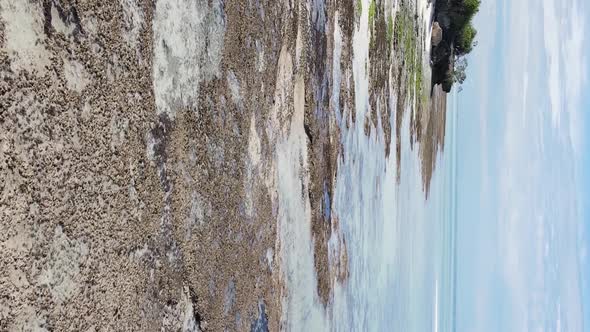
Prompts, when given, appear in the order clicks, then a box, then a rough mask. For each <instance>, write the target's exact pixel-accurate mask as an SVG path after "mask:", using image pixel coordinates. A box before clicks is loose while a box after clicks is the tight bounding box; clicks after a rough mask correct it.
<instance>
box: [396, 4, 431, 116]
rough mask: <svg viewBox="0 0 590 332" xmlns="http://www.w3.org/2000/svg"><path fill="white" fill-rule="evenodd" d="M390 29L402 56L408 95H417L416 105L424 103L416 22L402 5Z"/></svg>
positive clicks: (419, 45)
mask: <svg viewBox="0 0 590 332" xmlns="http://www.w3.org/2000/svg"><path fill="white" fill-rule="evenodd" d="M392 24H393V22H392ZM388 29H389V28H388ZM391 29H392V30H393V38H394V47H395V48H396V51H397V52H398V53H400V54H402V56H403V58H402V60H403V67H404V69H405V72H406V77H407V79H406V84H407V86H408V90H409V92H410V97H413V96H414V95H415V96H416V97H417V98H416V106H417V107H418V106H419V105H418V103H425V102H426V99H427V94H426V89H425V87H424V72H423V69H424V68H423V67H422V47H421V46H422V44H421V43H419V42H418V41H419V40H418V34H417V22H416V20H415V19H414V16H413V15H412V14H411V13H410V11H409V9H408V8H406V7H402V8H401V9H400V10H399V11H398V12H397V14H396V18H395V26H394V27H392V28H391ZM388 31H389V30H388Z"/></svg>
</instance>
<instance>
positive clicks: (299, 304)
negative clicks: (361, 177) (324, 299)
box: [277, 75, 327, 331]
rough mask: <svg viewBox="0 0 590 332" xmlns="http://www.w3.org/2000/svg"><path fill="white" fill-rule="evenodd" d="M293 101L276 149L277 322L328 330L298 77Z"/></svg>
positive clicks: (302, 85) (292, 328)
mask: <svg viewBox="0 0 590 332" xmlns="http://www.w3.org/2000/svg"><path fill="white" fill-rule="evenodd" d="M293 100H294V113H293V115H292V118H291V122H290V128H289V133H288V135H287V136H286V137H284V139H282V141H281V142H280V143H279V145H278V146H277V159H278V162H277V165H278V179H277V182H278V198H279V236H280V241H281V248H280V249H281V269H282V274H283V275H282V277H283V278H284V280H283V282H284V283H285V284H286V285H287V294H283V312H282V317H281V323H282V326H284V327H285V330H287V331H297V330H305V331H326V330H327V321H326V317H325V315H324V311H323V308H322V305H321V304H320V302H319V299H318V297H317V291H316V289H317V278H316V274H315V267H314V259H313V241H312V237H311V205H310V202H309V196H308V195H307V194H306V190H307V189H306V188H308V186H309V174H308V172H307V168H308V158H307V137H306V136H305V131H304V129H303V119H304V113H305V111H304V106H305V83H304V79H303V76H302V75H299V76H298V77H297V78H296V81H295V87H294V92H293Z"/></svg>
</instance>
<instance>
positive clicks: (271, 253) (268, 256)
mask: <svg viewBox="0 0 590 332" xmlns="http://www.w3.org/2000/svg"><path fill="white" fill-rule="evenodd" d="M274 256H275V252H274V250H272V248H268V249H266V264H268V269H269V270H270V271H271V272H272V263H273V260H274Z"/></svg>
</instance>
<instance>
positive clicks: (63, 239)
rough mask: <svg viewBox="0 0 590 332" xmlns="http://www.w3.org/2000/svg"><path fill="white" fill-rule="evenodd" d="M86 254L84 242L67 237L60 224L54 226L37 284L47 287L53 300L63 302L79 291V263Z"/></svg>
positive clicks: (83, 259) (84, 258) (86, 248)
mask: <svg viewBox="0 0 590 332" xmlns="http://www.w3.org/2000/svg"><path fill="white" fill-rule="evenodd" d="M87 256H88V247H87V246H86V244H84V243H82V242H80V241H78V240H71V239H69V238H68V237H67V236H66V234H64V233H63V230H62V228H61V226H58V227H56V228H55V234H54V236H53V242H52V244H51V247H50V250H49V260H48V261H47V263H46V265H45V267H44V268H43V271H42V272H41V275H40V276H39V279H38V283H39V285H44V286H47V287H48V288H49V292H50V293H51V296H52V297H53V300H54V301H55V302H57V303H63V302H65V301H67V300H68V299H69V298H71V297H72V296H73V295H74V294H76V293H77V292H78V291H79V288H80V278H79V276H80V265H81V264H82V263H83V262H84V261H85V260H86V257H87Z"/></svg>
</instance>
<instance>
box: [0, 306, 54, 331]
mask: <svg viewBox="0 0 590 332" xmlns="http://www.w3.org/2000/svg"><path fill="white" fill-rule="evenodd" d="M8 331H30V332H48V331H49V330H48V329H47V320H46V318H45V315H44V314H43V313H41V312H38V310H37V309H36V308H35V307H33V306H26V307H24V308H21V309H20V310H19V311H18V316H17V317H16V319H14V321H13V323H12V326H10V328H9V329H8Z"/></svg>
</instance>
